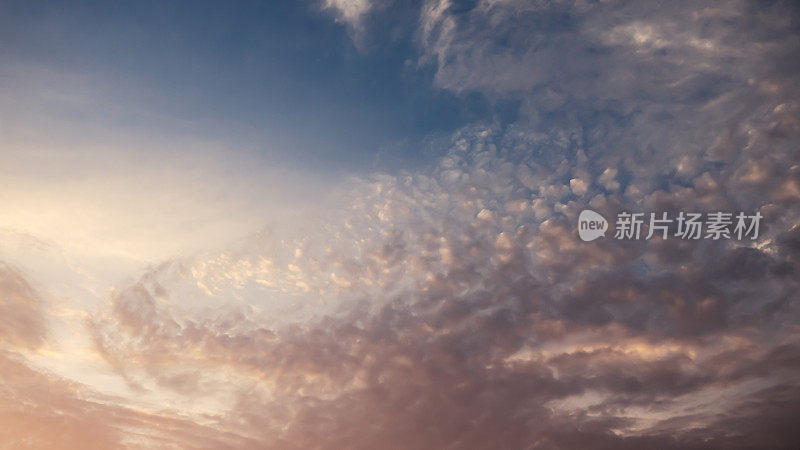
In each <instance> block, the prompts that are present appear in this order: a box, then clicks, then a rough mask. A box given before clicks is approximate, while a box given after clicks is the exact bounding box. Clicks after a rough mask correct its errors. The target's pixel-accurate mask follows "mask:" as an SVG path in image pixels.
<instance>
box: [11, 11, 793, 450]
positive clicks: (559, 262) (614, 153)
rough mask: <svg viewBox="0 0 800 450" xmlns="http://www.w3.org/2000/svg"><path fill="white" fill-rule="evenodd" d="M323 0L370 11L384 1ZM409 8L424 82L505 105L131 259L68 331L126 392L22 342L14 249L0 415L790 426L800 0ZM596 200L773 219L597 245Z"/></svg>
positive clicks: (36, 432)
mask: <svg viewBox="0 0 800 450" xmlns="http://www.w3.org/2000/svg"><path fill="white" fill-rule="evenodd" d="M326 5H327V6H328V7H329V8H333V9H336V11H338V14H339V16H340V18H341V19H342V20H345V21H348V22H353V23H354V24H356V23H357V24H366V25H365V26H366V28H365V29H368V30H379V29H380V27H379V26H377V25H378V24H379V21H380V20H383V19H382V18H381V17H382V16H380V14H377V15H376V13H374V10H375V8H373V7H371V6H370V4H369V3H368V2H355V3H348V2H328V3H327V4H326ZM406 6H407V5H406ZM407 7H408V8H412V9H413V8H417V7H416V6H407ZM378 9H380V8H378ZM414 11H415V14H416V16H417V17H418V22H417V28H416V29H415V30H414V39H415V42H416V43H417V45H418V52H419V59H418V64H420V67H432V68H433V70H434V71H435V76H434V79H433V82H434V83H435V85H436V86H437V87H439V88H441V89H445V90H449V91H452V92H454V93H457V94H458V95H462V96H469V95H482V96H484V97H485V98H487V99H489V101H490V102H495V103H497V104H499V103H502V102H504V101H508V100H509V99H511V100H514V101H516V102H517V104H518V105H519V108H518V114H517V115H518V117H517V119H516V120H514V121H513V123H499V122H496V123H479V124H473V125H471V126H467V127H464V128H463V129H461V130H459V131H458V132H457V133H454V134H453V135H452V136H450V137H449V138H448V139H447V140H446V141H445V144H443V148H442V149H441V150H440V152H441V153H440V154H441V157H439V158H438V159H437V161H436V162H435V164H433V165H431V166H429V167H426V168H422V169H418V170H414V171H398V172H397V173H392V174H373V175H364V176H360V177H357V178H353V179H351V180H350V181H348V182H347V183H346V189H344V190H343V191H342V192H337V193H334V194H331V195H330V203H329V204H327V205H326V206H324V207H320V208H318V209H314V210H313V211H306V212H305V213H303V214H301V215H299V216H298V217H294V218H293V219H292V221H291V222H290V223H281V222H280V221H276V223H275V224H274V225H272V226H270V227H267V228H266V229H265V230H263V231H262V232H260V233H257V234H253V235H252V236H250V237H249V238H247V239H245V240H243V241H241V242H239V243H237V244H235V245H231V246H230V247H228V248H224V249H221V250H219V251H213V252H206V253H203V254H200V255H196V256H193V257H178V258H174V259H172V260H169V261H166V262H164V263H163V264H161V265H158V266H154V267H152V268H150V269H149V270H147V271H146V272H145V273H144V274H142V275H141V276H140V277H138V279H137V280H135V281H133V282H131V283H128V284H123V285H120V286H119V287H118V288H117V289H115V290H114V291H113V292H112V293H111V294H110V298H109V302H108V304H106V305H103V306H102V307H100V308H98V309H97V310H95V311H92V312H91V313H90V314H88V315H87V316H86V320H85V323H84V328H83V329H82V332H83V333H86V334H87V335H88V336H90V338H91V341H92V351H93V352H95V353H96V354H97V355H99V356H100V357H102V359H103V361H105V363H106V364H107V365H108V367H110V368H111V369H112V370H113V372H114V373H115V374H116V375H117V376H119V377H121V378H122V379H123V380H124V381H125V383H126V385H127V386H128V388H129V389H130V392H131V393H132V394H131V396H130V397H111V396H107V395H105V396H104V395H102V394H101V393H100V392H99V389H94V388H92V387H90V386H86V385H81V384H79V383H77V382H71V381H67V380H64V379H61V378H59V377H57V376H54V375H48V374H45V373H43V372H40V371H38V370H37V369H36V368H35V367H33V366H32V364H30V363H29V362H26V359H25V355H26V354H29V353H30V352H35V351H37V349H40V348H41V346H42V343H43V342H45V341H46V340H47V339H48V338H47V322H48V320H57V319H54V318H52V317H49V316H48V314H47V313H46V312H45V311H44V306H43V305H46V302H43V301H42V300H41V299H40V298H39V295H38V294H37V293H36V291H35V289H34V288H32V287H31V285H30V283H29V282H27V281H26V280H25V278H24V277H23V275H22V274H20V273H19V272H18V271H16V270H15V269H12V268H11V267H7V266H2V267H0V289H1V290H2V292H1V293H2V303H0V312H3V314H1V316H2V317H3V319H0V320H2V324H3V327H2V328H0V342H2V345H3V346H4V347H3V348H4V350H3V351H4V353H3V354H2V357H1V358H0V373H2V375H3V376H2V377H0V379H2V380H3V381H2V383H0V387H1V388H2V389H3V391H4V392H5V393H6V395H3V396H0V397H2V398H4V400H3V401H2V403H0V404H1V405H2V414H3V416H4V417H7V418H8V421H6V420H4V421H2V422H3V423H4V425H2V426H0V436H2V437H4V439H5V440H6V441H8V442H11V443H12V445H14V446H22V445H26V444H28V445H35V446H40V447H44V446H48V445H49V446H62V447H64V446H72V447H74V448H87V446H91V445H95V446H96V447H98V448H107V447H114V446H119V445H127V446H133V447H147V446H150V447H155V446H170V445H171V446H175V447H180V448H192V447H197V448H209V447H214V448H225V447H226V446H227V447H232V448H280V449H287V448H331V449H336V448H363V449H374V448H407V449H417V448H475V449H483V448H536V449H539V448H541V449H550V448H632V449H633V448H636V449H639V448H659V449H668V448H753V447H756V448H797V447H798V446H800V433H799V432H798V430H797V429H796V426H794V420H793V419H794V418H795V417H797V416H798V414H800V406H798V405H800V383H798V380H800V376H799V375H800V328H798V325H800V304H799V303H798V300H799V299H798V292H800V290H799V289H798V288H799V287H800V286H798V281H797V280H798V270H799V269H798V267H800V266H798V264H800V208H798V204H800V158H798V145H797V144H798V143H799V142H800V99H798V92H797V88H796V86H797V85H798V79H797V73H798V72H797V70H796V68H797V67H796V65H797V63H796V62H795V61H800V58H798V57H797V56H799V55H798V50H800V47H799V46H798V44H799V42H798V35H797V31H798V22H797V20H798V11H797V9H796V7H794V6H793V5H789V4H783V3H775V4H770V5H763V4H755V3H749V2H730V3H725V4H722V5H720V4H708V5H706V4H702V3H698V2H687V3H670V4H669V5H663V4H658V3H656V2H649V3H637V4H627V3H616V2H601V3H586V2H518V1H480V2H476V4H474V5H472V6H471V7H461V6H458V5H455V4H451V3H450V2H448V1H436V2H425V3H424V4H423V5H421V6H419V7H418V9H414ZM370 21H373V22H370ZM354 26H355V25H354ZM359 26H361V25H359ZM370 32H373V31H370ZM365 33H366V32H365ZM359 39H369V33H366V34H363V35H361V36H360V37H359ZM326 198H327V197H326ZM585 208H592V209H593V210H595V211H598V212H600V213H602V214H603V215H605V216H606V217H614V216H615V215H616V214H617V213H618V212H620V211H623V210H627V211H641V212H651V211H668V212H670V213H677V212H678V211H699V212H712V211H717V210H721V211H731V212H733V211H746V212H748V213H754V212H756V211H758V212H760V213H761V214H762V215H763V216H764V218H765V219H764V220H765V222H764V227H763V229H762V232H761V234H760V236H759V239H758V240H756V241H752V242H749V241H743V242H738V241H710V240H702V241H683V240H680V239H667V240H662V239H658V238H656V239H652V240H649V241H617V240H613V239H599V240H597V241H593V242H591V243H585V242H581V241H580V240H579V239H578V237H577V232H576V229H575V226H576V220H577V216H578V214H579V213H580V211H581V210H583V209H585ZM137 395H142V396H145V395H147V396H149V398H157V399H161V400H162V402H161V404H160V407H159V408H153V406H152V405H147V406H146V407H145V406H142V405H140V404H138V403H137V402H136V396H137ZM140 406H141V408H140ZM62 429H63V430H64V431H63V433H57V432H56V431H54V430H62ZM89 430H91V432H90V431H89ZM56 435H59V436H60V437H59V439H60V441H59V442H56V441H54V438H53V436H56ZM90 439H91V440H90Z"/></svg>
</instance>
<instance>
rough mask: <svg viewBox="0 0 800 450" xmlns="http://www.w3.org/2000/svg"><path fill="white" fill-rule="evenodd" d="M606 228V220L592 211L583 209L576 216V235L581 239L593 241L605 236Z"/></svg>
mask: <svg viewBox="0 0 800 450" xmlns="http://www.w3.org/2000/svg"><path fill="white" fill-rule="evenodd" d="M607 230H608V221H607V220H606V219H605V217H603V216H601V215H600V214H598V213H596V212H594V211H592V210H591V209H584V210H583V211H581V214H580V216H578V235H579V236H580V237H581V239H582V240H583V241H586V242H589V241H593V240H595V239H597V238H599V237H600V236H603V237H605V235H606V231H607Z"/></svg>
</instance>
